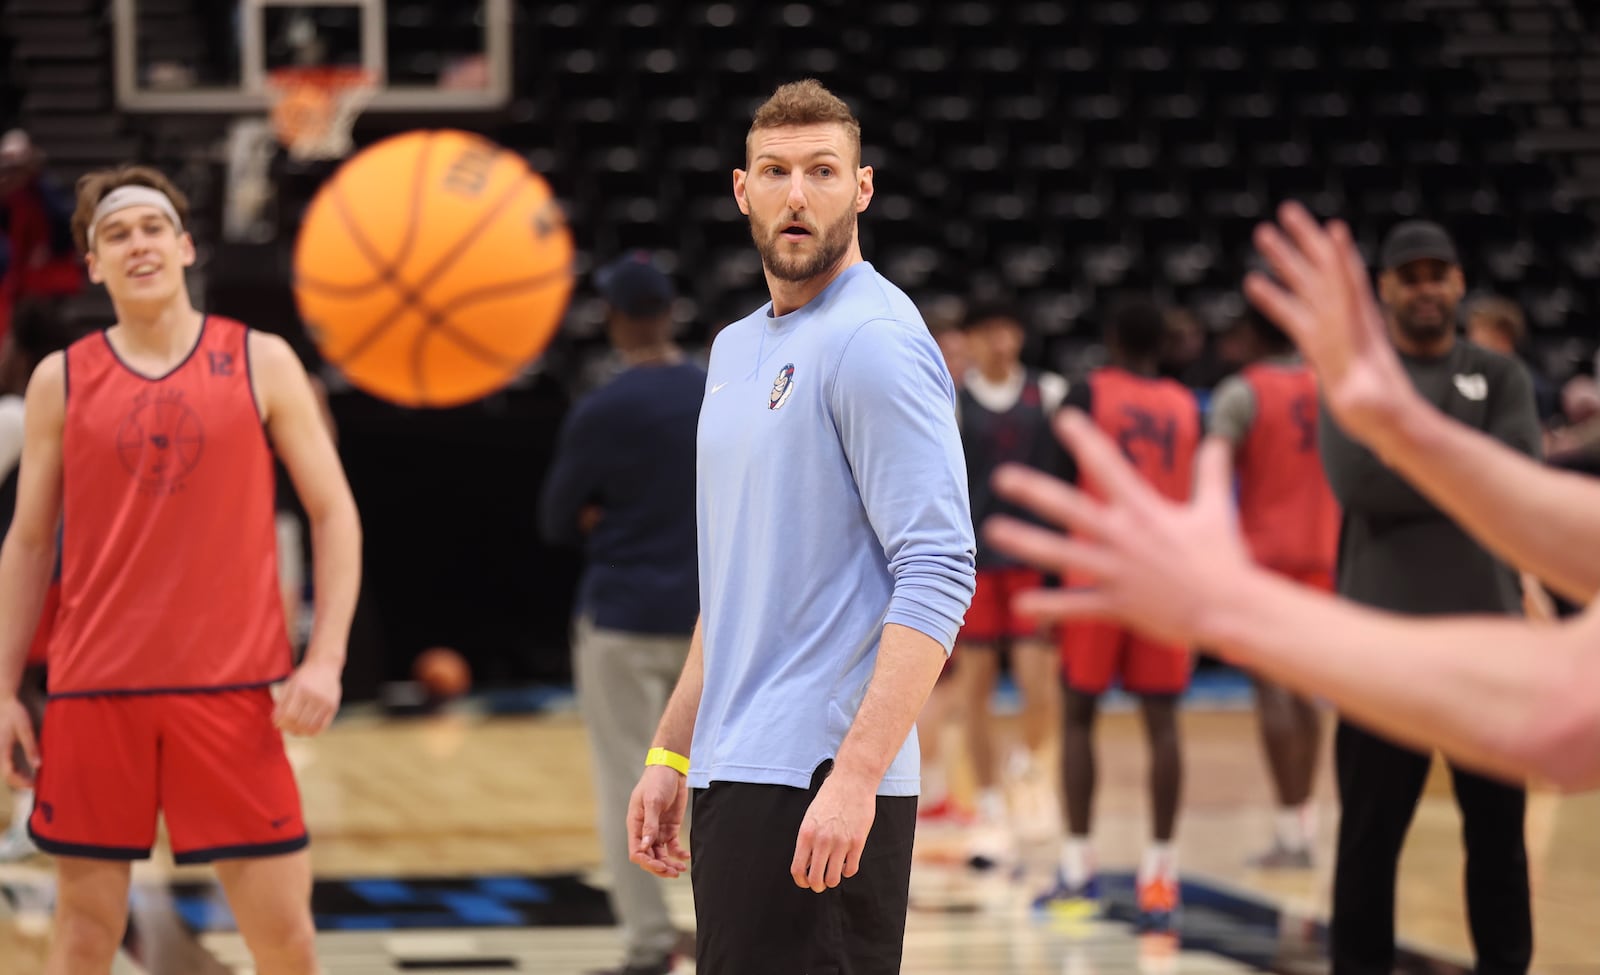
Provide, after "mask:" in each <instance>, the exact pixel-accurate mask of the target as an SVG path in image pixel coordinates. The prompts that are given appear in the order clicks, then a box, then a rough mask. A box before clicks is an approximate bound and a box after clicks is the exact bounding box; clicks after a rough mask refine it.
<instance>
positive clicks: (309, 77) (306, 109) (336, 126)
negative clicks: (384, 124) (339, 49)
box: [267, 66, 378, 160]
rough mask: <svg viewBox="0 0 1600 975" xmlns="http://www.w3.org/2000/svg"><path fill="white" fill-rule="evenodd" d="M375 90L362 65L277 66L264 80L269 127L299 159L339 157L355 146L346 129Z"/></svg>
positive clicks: (292, 155) (376, 88) (353, 122)
mask: <svg viewBox="0 0 1600 975" xmlns="http://www.w3.org/2000/svg"><path fill="white" fill-rule="evenodd" d="M377 90H378V87H377V85H375V84H374V83H373V79H372V75H371V73H370V72H367V71H365V70H363V69H361V68H347V67H328V66H315V67H301V66H297V67H292V68H279V69H277V70H275V71H273V72H272V73H271V74H270V75H268V78H267V93H268V96H269V97H270V98H271V99H272V127H273V129H274V130H276V131H277V133H278V141H279V142H281V143H283V145H284V146H286V147H287V148H288V150H289V155H290V156H291V157H292V158H294V159H298V160H306V159H339V158H342V157H344V156H346V155H348V154H349V153H350V150H351V149H352V148H354V146H353V145H352V143H351V141H350V127H351V126H352V125H354V124H355V120H356V116H357V115H359V114H361V110H362V109H363V108H365V107H366V105H367V102H369V101H371V100H372V96H373V95H374V94H376V92H377Z"/></svg>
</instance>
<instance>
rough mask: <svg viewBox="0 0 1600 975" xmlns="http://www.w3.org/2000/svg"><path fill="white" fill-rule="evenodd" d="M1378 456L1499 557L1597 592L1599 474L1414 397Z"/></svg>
mask: <svg viewBox="0 0 1600 975" xmlns="http://www.w3.org/2000/svg"><path fill="white" fill-rule="evenodd" d="M1376 447H1377V449H1378V452H1379V454H1380V456H1382V457H1383V459H1384V460H1385V461H1386V462H1387V463H1388V464H1389V465H1390V466H1392V467H1393V468H1394V469H1395V470H1397V471H1399V472H1400V474H1401V475H1403V476H1404V477H1405V479H1406V480H1408V481H1410V482H1411V483H1412V484H1413V485H1415V486H1416V487H1417V489H1418V490H1420V491H1422V492H1423V493H1424V494H1425V495H1427V496H1428V497H1429V498H1430V499H1431V500H1432V501H1433V502H1434V504H1436V505H1438V506H1439V508H1440V509H1441V510H1443V511H1444V512H1445V513H1447V514H1448V515H1450V516H1451V517H1452V518H1454V519H1455V520H1456V521H1457V522H1459V523H1460V524H1461V526H1462V527H1463V528H1465V529H1466V530H1467V531H1469V532H1471V533H1472V535H1473V536H1474V537H1476V538H1477V539H1478V540H1479V541H1480V542H1482V543H1483V544H1484V545H1485V546H1487V547H1488V548H1489V549H1491V550H1492V551H1494V552H1495V553H1496V554H1497V555H1499V556H1500V557H1501V558H1503V559H1505V560H1506V561H1508V562H1510V563H1512V564H1513V565H1515V566H1517V567H1518V568H1520V569H1526V570H1528V571H1529V572H1532V573H1533V574H1534V575H1536V576H1538V577H1539V578H1540V579H1542V580H1543V581H1544V582H1546V583H1548V584H1549V585H1550V587H1551V588H1553V589H1555V590H1557V591H1559V592H1560V593H1562V594H1563V595H1565V596H1567V597H1569V598H1571V599H1576V600H1578V601H1580V602H1588V601H1589V600H1590V599H1591V598H1592V597H1593V596H1594V595H1595V594H1596V593H1597V592H1600V560H1596V559H1595V558H1593V556H1592V554H1591V553H1593V552H1595V551H1596V550H1600V482H1596V481H1595V480H1594V479H1592V478H1588V477H1584V476H1581V475H1578V474H1573V473H1570V472H1566V471H1560V470H1555V469H1552V468H1549V467H1546V466H1544V465H1543V464H1540V463H1539V462H1537V461H1535V460H1534V459H1532V458H1531V457H1528V456H1527V455H1525V454H1522V453H1520V452H1518V451H1516V450H1513V449H1512V448H1510V447H1508V446H1506V445H1505V444H1503V443H1501V442H1500V441H1498V440H1496V439H1494V438H1493V437H1490V436H1488V435H1486V434H1483V433H1481V432H1479V431H1477V430H1473V429H1471V428H1469V427H1466V426H1464V425H1462V424H1460V423H1456V422H1454V421H1453V420H1451V419H1449V418H1448V417H1446V416H1444V415H1443V414H1441V413H1439V412H1438V411H1436V410H1434V409H1432V408H1431V407H1429V406H1427V405H1425V404H1423V403H1420V402H1417V403H1415V404H1413V406H1412V407H1411V408H1409V409H1407V410H1406V411H1405V412H1404V414H1403V415H1402V417H1401V419H1400V420H1399V422H1396V423H1394V424H1392V425H1391V426H1390V428H1389V431H1388V432H1387V434H1386V435H1385V436H1384V438H1383V442H1382V443H1380V444H1377V445H1376Z"/></svg>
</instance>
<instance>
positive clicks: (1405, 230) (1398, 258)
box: [1378, 220, 1461, 271]
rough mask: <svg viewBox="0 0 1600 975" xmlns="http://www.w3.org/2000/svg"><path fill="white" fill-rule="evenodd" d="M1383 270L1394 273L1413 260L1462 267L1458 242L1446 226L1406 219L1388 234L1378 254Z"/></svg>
mask: <svg viewBox="0 0 1600 975" xmlns="http://www.w3.org/2000/svg"><path fill="white" fill-rule="evenodd" d="M1378 259H1379V262H1380V263H1381V265H1382V268H1383V270H1385V271H1392V270H1394V269H1395V268H1397V267H1400V266H1401V265H1404V264H1410V263H1411V262H1412V261H1443V262H1445V263H1446V264H1460V263H1461V258H1460V257H1459V256H1458V255H1457V254H1456V245H1455V242H1454V241H1452V240H1451V239H1450V234H1449V232H1447V231H1446V230H1445V229H1444V228H1443V227H1441V226H1439V225H1438V224H1436V223H1432V222H1430V221H1427V220H1407V221H1406V222H1404V223H1402V224H1398V225H1397V226H1396V227H1395V228H1394V229H1393V230H1391V231H1389V236H1387V237H1385V238H1384V239H1383V249H1382V251H1381V252H1380V253H1379V257H1378Z"/></svg>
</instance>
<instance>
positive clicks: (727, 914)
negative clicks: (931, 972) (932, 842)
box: [689, 761, 917, 975]
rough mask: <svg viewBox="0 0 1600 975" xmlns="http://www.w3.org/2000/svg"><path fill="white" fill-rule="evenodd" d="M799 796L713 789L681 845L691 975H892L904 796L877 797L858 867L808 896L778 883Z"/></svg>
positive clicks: (907, 873) (907, 800)
mask: <svg viewBox="0 0 1600 975" xmlns="http://www.w3.org/2000/svg"><path fill="white" fill-rule="evenodd" d="M832 768H833V763H832V762H831V761H828V762H824V763H822V765H820V766H818V767H817V771H816V774H815V775H813V776H812V778H811V788H810V789H795V788H791V787H789V786H782V785H753V784H750V783H745V782H713V783H712V784H711V787H710V788H708V789H696V790H695V792H694V806H693V809H694V811H693V820H692V823H691V827H692V828H691V830H690V834H689V835H690V842H691V843H692V844H693V846H692V850H693V857H692V859H691V860H690V863H691V865H692V866H691V870H690V875H691V877H692V879H693V881H694V910H695V952H696V954H695V971H696V972H697V973H698V975H895V973H898V972H899V971H900V952H901V948H902V946H903V944H904V941H905V933H906V905H907V899H908V896H909V888H910V883H911V845H912V842H913V840H914V839H915V837H916V827H917V800H916V797H914V796H879V797H878V810H877V815H876V817H875V818H874V819H873V822H872V831H871V832H870V833H869V834H868V835H867V845H866V849H865V850H863V851H862V855H861V868H860V869H859V870H858V871H857V872H856V875H855V876H854V877H850V878H847V879H845V880H844V881H843V882H841V883H840V884H839V886H837V887H834V888H832V889H829V890H824V891H823V892H822V893H820V894H816V893H812V891H811V890H810V888H806V887H797V886H795V882H794V878H792V877H790V876H789V865H790V864H791V863H792V862H793V861H794V846H795V842H796V840H797V839H798V837H799V835H800V823H801V822H802V821H803V820H804V819H805V815H806V810H807V809H808V808H809V807H810V805H811V800H812V799H813V798H814V797H815V796H816V794H817V790H818V789H819V788H821V786H822V781H823V779H825V778H827V776H828V773H829V772H830V771H831V770H832Z"/></svg>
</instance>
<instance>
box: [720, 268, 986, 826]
mask: <svg viewBox="0 0 1600 975" xmlns="http://www.w3.org/2000/svg"><path fill="white" fill-rule="evenodd" d="M697 479H698V487H697V506H698V516H699V518H698V520H699V527H698V531H699V545H700V548H699V557H700V596H701V612H702V624H703V628H704V640H705V685H704V690H703V691H702V693H701V697H700V711H699V715H698V718H697V719H696V721H695V730H694V741H693V744H692V746H691V750H690V760H691V770H690V773H689V784H690V785H691V786H692V787H694V788H704V787H706V786H707V785H709V784H710V783H711V782H714V781H728V782H751V783H763V784H778V785H788V786H794V787H797V788H806V787H807V786H809V785H810V782H811V778H812V774H813V772H814V771H815V770H816V768H817V766H818V765H819V764H821V763H822V762H823V761H824V760H826V759H830V758H834V757H835V756H836V755H837V753H838V750H839V746H840V744H841V743H842V742H843V741H844V737H845V734H846V732H848V731H849V730H850V726H851V724H852V723H854V721H855V717H856V711H857V709H858V708H859V707H860V706H861V701H862V698H863V697H864V696H865V695H866V691H867V685H868V683H869V682H870V681H871V679H872V673H873V668H874V667H875V666H876V664H877V659H878V645H879V642H880V639H881V637H882V634H883V627H884V625H885V624H886V623H898V624H902V625H904V626H907V627H910V628H912V629H914V630H917V631H919V632H921V633H924V634H927V635H928V636H930V637H932V638H933V639H935V640H936V641H938V642H939V643H940V644H942V645H943V646H944V648H945V652H946V653H949V652H950V648H951V647H952V645H953V644H954V642H955V637H956V633H957V631H958V630H960V628H961V623H962V620H963V618H964V616H965V614H966V610H967V606H968V604H969V603H970V602H971V600H972V591H973V585H974V557H975V545H974V539H973V528H972V514H971V508H970V505H969V502H968V497H967V476H966V463H965V460H964V457H963V454H962V451H961V440H960V435H959V434H958V432H957V429H956V415H955V387H954V384H953V383H952V382H951V379H950V374H949V372H948V370H947V369H946V368H945V365H944V359H943V357H942V356H941V355H940V354H939V349H938V346H937V345H936V344H935V343H934V341H933V338H932V337H931V336H930V335H929V334H928V330H927V327H926V326H925V325H924V324H923V322H922V317H921V316H920V315H919V314H918V312H917V309H916V307H915V306H914V305H913V304H912V303H911V301H910V299H908V298H907V297H906V296H905V294H904V293H902V292H901V291H900V290H899V289H898V288H896V287H895V286H894V285H892V284H890V283H889V282H888V281H887V280H885V279H884V278H883V277H882V276H881V275H879V274H878V273H877V271H875V270H873V268H872V266H871V265H870V264H867V263H859V264H855V265H852V266H851V267H849V268H847V269H846V270H845V271H844V272H843V273H842V274H840V275H839V277H838V278H837V279H835V280H834V281H833V282H832V283H831V284H830V285H829V286H828V287H827V288H826V289H824V290H823V291H822V293H821V294H819V295H817V297H815V298H814V299H812V300H811V301H810V302H809V303H807V304H806V305H805V307H803V308H800V309H798V310H796V311H794V312H791V313H790V314H788V315H784V316H781V317H773V316H772V306H771V305H770V304H768V305H766V306H764V307H762V308H761V309H760V310H758V311H756V312H754V313H753V314H751V315H750V316H748V317H747V318H745V319H743V320H742V321H739V322H736V323H735V324H733V325H730V326H728V328H726V329H724V330H723V332H722V333H721V334H720V335H718V336H717V340H716V344H715V346H714V347H713V349H712V352H711V363H710V369H709V371H708V376H707V379H706V398H705V402H704V404H703V405H702V407H701V412H700V431H699V445H698V472H697ZM918 788H919V769H918V755H917V741H916V732H915V731H914V730H913V732H912V733H911V735H910V736H908V738H907V740H906V742H905V743H904V745H903V746H902V747H901V749H900V751H899V753H898V754H897V756H896V757H895V759H894V762H893V764H891V765H890V767H889V770H888V772H887V774H885V776H884V778H883V781H882V783H881V784H880V786H879V788H878V793H879V794H880V795H896V796H909V795H916V794H917V792H918Z"/></svg>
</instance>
